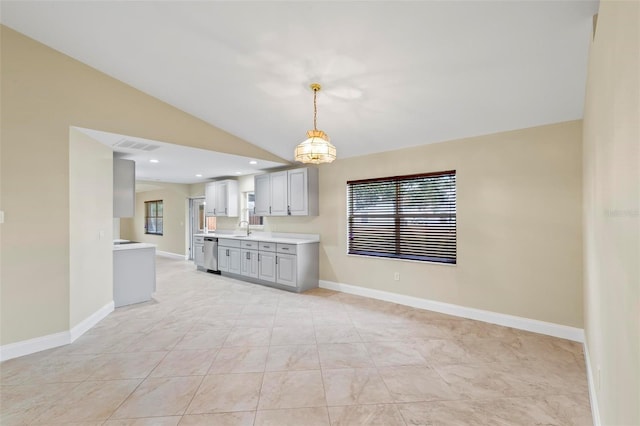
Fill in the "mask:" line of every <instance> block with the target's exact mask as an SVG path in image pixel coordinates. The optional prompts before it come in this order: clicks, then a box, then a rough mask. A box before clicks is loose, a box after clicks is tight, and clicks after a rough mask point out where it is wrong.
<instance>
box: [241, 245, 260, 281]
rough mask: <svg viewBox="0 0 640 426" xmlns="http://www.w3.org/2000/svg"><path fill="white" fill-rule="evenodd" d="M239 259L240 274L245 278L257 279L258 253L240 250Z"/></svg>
mask: <svg viewBox="0 0 640 426" xmlns="http://www.w3.org/2000/svg"><path fill="white" fill-rule="evenodd" d="M240 257H241V259H240V263H241V265H240V273H241V274H242V275H244V276H245V277H251V278H258V276H259V273H258V251H257V250H241V251H240Z"/></svg>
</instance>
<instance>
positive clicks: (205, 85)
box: [0, 0, 597, 160]
mask: <svg viewBox="0 0 640 426" xmlns="http://www.w3.org/2000/svg"><path fill="white" fill-rule="evenodd" d="M0 7H1V9H0V12H1V13H0V15H1V21H2V23H3V24H5V25H7V26H9V27H11V28H14V29H15V30H17V31H19V32H22V33H24V34H26V35H28V36H30V37H32V38H34V39H36V40H39V41H41V42H42V43H44V44H47V45H49V46H51V47H53V48H54V49H57V50H59V51H61V52H64V53H66V54H68V55H70V56H72V57H74V58H76V59H78V60H80V61H82V62H84V63H86V64H88V65H90V66H92V67H95V68H97V69H98V70H100V71H103V72H105V73H106V74H109V75H111V76H113V77H115V78H117V79H119V80H121V81H123V82H125V83H127V84H130V85H131V86H134V87H136V88H138V89H140V90H142V91H143V92H146V93H148V94H150V95H152V96H155V97H157V98H159V99H161V100H163V101H166V102H168V103H170V104H172V105H174V106H176V107H178V108H180V109H182V110H184V111H186V112H188V113H191V114H193V115H194V116H196V117H199V118H201V119H203V120H205V121H207V122H209V123H211V124H213V125H215V126H218V127H220V128H222V129H224V130H226V131H228V132H230V133H233V134H235V135H237V136H239V137H241V138H244V139H245V140H247V141H249V142H251V143H253V144H255V145H257V146H260V147H262V148H264V149H266V150H268V151H270V152H272V153H274V154H276V155H278V156H280V157H282V158H284V159H288V160H289V159H292V158H293V149H294V147H295V146H296V144H297V143H299V142H300V141H301V140H303V139H304V136H305V132H306V131H307V130H309V129H310V128H312V93H311V91H310V90H309V89H308V85H309V83H311V82H319V83H321V84H322V85H323V90H322V91H321V92H320V93H319V96H318V109H319V114H318V128H319V129H322V130H324V131H326V132H327V133H328V134H329V135H330V137H331V138H332V142H333V143H334V145H336V147H337V149H338V157H343V158H344V157H350V156H355V155H360V154H364V153H373V152H381V151H386V150H391V149H397V148H401V147H407V146H414V145H421V144H424V143H432V142H438V141H443V140H450V139H455V138H461V137H467V136H475V135H479V134H488V133H493V132H498V131H505V130H512V129H519V128H526V127H531V126H537V125H542V124H548V123H554V122H560V121H566V120H573V119H578V118H581V117H582V109H583V98H584V88H585V82H586V64H587V52H588V46H589V38H590V36H591V22H592V15H593V14H594V13H595V12H596V11H597V2H596V1H587V0H572V1H565V0H555V1H544V0H534V1H524V0H499V1H481V0H473V1H412V2H400V1H382V2H370V1H357V2H342V1H333V2H329V1H321V2H311V1H305V2H271V1H257V2H249V1H239V2H213V1H200V2H191V1H170V2H164V1H143V2H132V1H103V2H93V1H87V2H81V1H72V2H68V1H45V2H32V1H7V0H3V1H2V3H1V6H0Z"/></svg>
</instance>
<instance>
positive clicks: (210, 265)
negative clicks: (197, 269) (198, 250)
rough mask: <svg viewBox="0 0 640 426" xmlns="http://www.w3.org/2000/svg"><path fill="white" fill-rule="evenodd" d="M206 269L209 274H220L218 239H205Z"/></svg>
mask: <svg viewBox="0 0 640 426" xmlns="http://www.w3.org/2000/svg"><path fill="white" fill-rule="evenodd" d="M204 267H205V269H206V270H207V271H208V272H213V273H214V274H219V273H220V271H219V270H218V239H217V238H215V237H204Z"/></svg>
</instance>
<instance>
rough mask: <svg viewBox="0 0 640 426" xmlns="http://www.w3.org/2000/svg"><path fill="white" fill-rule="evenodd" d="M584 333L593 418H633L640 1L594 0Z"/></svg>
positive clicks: (639, 309)
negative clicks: (596, 9) (597, 1)
mask: <svg viewBox="0 0 640 426" xmlns="http://www.w3.org/2000/svg"><path fill="white" fill-rule="evenodd" d="M584 194H585V197H584V198H585V199H584V224H585V226H584V239H585V250H584V257H585V274H584V275H585V285H584V286H585V289H584V292H585V302H584V304H585V334H586V347H587V350H588V355H589V364H590V366H591V371H590V372H589V373H590V375H591V377H592V378H593V381H592V386H593V388H592V389H591V392H592V396H593V394H594V393H595V399H593V398H592V401H595V403H596V404H597V406H596V407H595V410H594V412H595V413H596V414H598V413H599V417H600V418H599V419H596V424H603V425H638V424H640V404H639V403H638V401H640V316H639V315H640V2H638V1H608V0H602V1H601V2H600V10H599V12H598V24H597V29H596V33H595V38H594V40H593V42H592V45H591V50H590V57H589V68H588V79H587V93H586V103H585V114H584Z"/></svg>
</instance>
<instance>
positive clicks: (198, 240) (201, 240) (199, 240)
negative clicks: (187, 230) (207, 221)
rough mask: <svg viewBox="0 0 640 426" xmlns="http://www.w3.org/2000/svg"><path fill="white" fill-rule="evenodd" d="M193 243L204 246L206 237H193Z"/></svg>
mask: <svg viewBox="0 0 640 426" xmlns="http://www.w3.org/2000/svg"><path fill="white" fill-rule="evenodd" d="M193 242H194V243H195V244H204V237H201V236H195V237H193Z"/></svg>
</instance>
